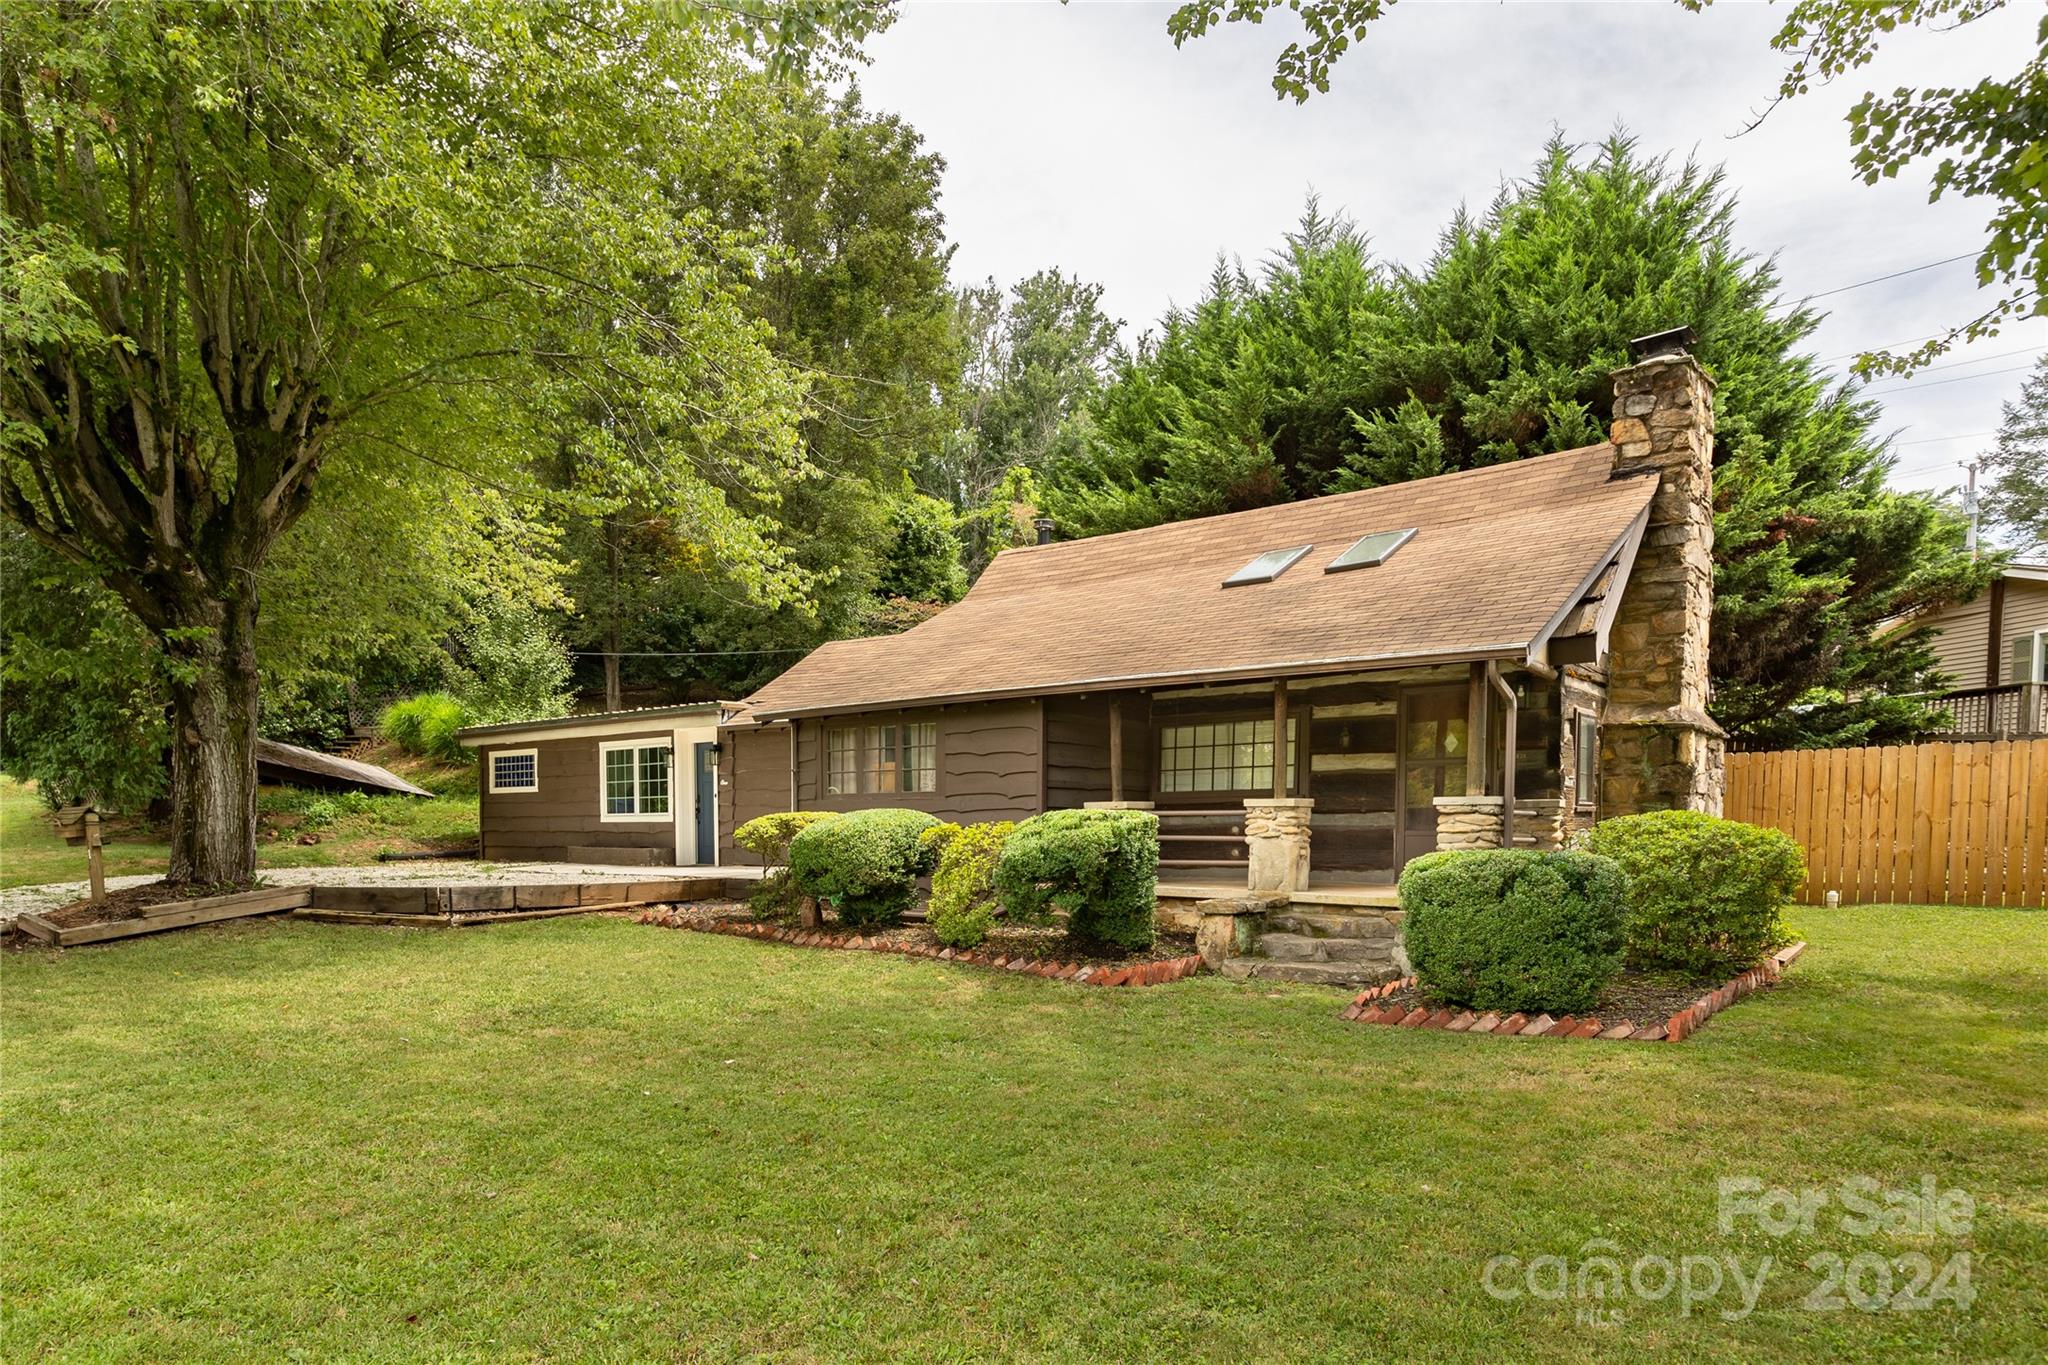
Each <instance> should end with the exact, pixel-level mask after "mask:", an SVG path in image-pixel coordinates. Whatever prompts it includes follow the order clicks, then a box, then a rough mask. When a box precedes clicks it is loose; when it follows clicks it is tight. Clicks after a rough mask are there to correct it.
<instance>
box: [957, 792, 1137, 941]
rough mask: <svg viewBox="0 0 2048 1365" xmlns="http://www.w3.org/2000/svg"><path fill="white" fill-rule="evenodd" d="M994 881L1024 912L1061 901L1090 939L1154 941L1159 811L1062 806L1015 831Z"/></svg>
mask: <svg viewBox="0 0 2048 1365" xmlns="http://www.w3.org/2000/svg"><path fill="white" fill-rule="evenodd" d="M995 885H996V890H997V892H998V893H999V894H1000V895H1001V896H1002V900H1003V904H1004V905H1005V906H1006V907H1008V909H1009V912H1010V913H1011V914H1012V915H1014V916H1016V917H1017V918H1019V919H1025V920H1038V921H1040V922H1043V921H1045V920H1048V919H1050V918H1051V912H1052V911H1053V910H1054V909H1055V908H1057V909H1059V910H1063V911H1065V912H1066V916H1067V932H1068V933H1069V934H1071V935H1073V936H1074V937H1075V938H1077V939H1081V940H1083V941H1086V942H1095V943H1106V944H1111V945H1113V946H1115V947H1119V948H1147V947H1150V946H1151V944H1152V939H1153V936H1154V932H1155V930H1154V925H1153V916H1154V914H1155V913H1156V910H1157V906H1158V889H1159V817H1158V816H1156V815H1154V814H1152V813H1151V812H1150V811H1142V810H1055V811H1047V812H1046V813H1045V814H1043V815H1037V816H1033V817H1032V818H1031V819H1029V820H1026V821H1025V822H1024V823H1023V824H1021V825H1019V826H1017V828H1016V829H1015V830H1014V831H1013V832H1012V833H1011V834H1010V837H1009V839H1008V841H1007V842H1005V843H1004V845H1003V851H1002V856H1001V858H1000V859H999V860H998V861H997V863H996V873H995Z"/></svg>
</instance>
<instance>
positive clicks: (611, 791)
mask: <svg viewBox="0 0 2048 1365" xmlns="http://www.w3.org/2000/svg"><path fill="white" fill-rule="evenodd" d="M603 752H604V813H605V814H606V815H607V816H622V817H623V816H636V815H648V816H658V815H667V814H668V811H669V806H668V758H669V750H668V745H666V744H620V745H607V746H605V748H604V750H603Z"/></svg>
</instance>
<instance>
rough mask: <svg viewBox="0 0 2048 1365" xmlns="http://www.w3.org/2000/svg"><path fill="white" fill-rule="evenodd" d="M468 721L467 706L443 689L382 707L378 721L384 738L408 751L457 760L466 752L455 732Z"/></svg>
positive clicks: (430, 756) (424, 755)
mask: <svg viewBox="0 0 2048 1365" xmlns="http://www.w3.org/2000/svg"><path fill="white" fill-rule="evenodd" d="M470 720H471V717H470V714H469V708H468V707H466V706H464V705H463V704H462V703H461V702H459V701H457V700H456V699H455V698H454V697H451V696H449V695H448V694H447V693H446V692H422V693H421V694H420V695H419V696H417V697H407V698H406V699H405V700H404V701H395V702H393V703H391V705H389V706H387V707H385V708H384V714H383V715H382V716H380V717H378V724H379V725H380V726H382V727H383V730H384V738H386V739H388V740H390V741H391V742H392V743H393V744H396V745H397V746H398V747H399V748H401V749H403V750H405V751H406V752H407V753H409V754H413V755H416V756H417V757H420V758H440V759H446V760H448V761H450V762H454V763H459V762H461V761H462V760H464V759H466V758H468V757H469V751H468V750H466V749H464V748H463V747H462V744H461V742H460V741H459V740H457V739H456V738H455V732H456V731H457V730H460V729H461V728H462V727H463V726H465V725H468V724H469V723H470Z"/></svg>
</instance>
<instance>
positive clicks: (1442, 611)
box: [748, 443, 1657, 721]
mask: <svg viewBox="0 0 2048 1365" xmlns="http://www.w3.org/2000/svg"><path fill="white" fill-rule="evenodd" d="M1656 487H1657V478H1656V475H1655V474H1654V473H1651V472H1627V473H1620V474H1618V473H1616V471H1615V459H1614V448H1613V447H1612V446H1611V445H1607V444H1604V443H1603V444H1601V445H1595V446H1587V447H1584V448H1582V449H1579V450H1568V451H1563V452H1560V453H1558V454H1555V455H1545V456H1539V457H1537V458H1535V459H1529V460H1521V461H1517V462H1514V463H1511V464H1503V465H1494V466H1490V467H1488V468H1484V469H1474V470H1466V471H1463V472H1460V473H1455V474H1445V475H1440V476H1438V477H1436V478H1432V479H1420V480H1416V481H1414V482H1411V483H1403V484H1395V485H1391V486H1389V487H1385V488H1374V489H1367V490H1365V491H1362V492H1357V493H1341V494H1336V495H1333V496H1330V497H1323V498H1313V499H1309V500H1307V501H1304V502H1295V503H1287V504H1283V505H1280V506H1275V507H1262V508H1259V509H1256V510H1254V511H1249V512H1237V513H1232V514H1229V515H1225V516H1216V517H1204V518H1201V519H1198V520H1194V521H1183V522H1175V523H1172V524H1170V525H1165V526H1155V527H1150V528H1147V529H1145V530H1139V531H1126V532H1122V533H1120V534H1116V535H1106V536H1096V537H1094V538H1092V539H1087V540H1077V541H1067V542H1061V543H1056V544H1052V545H1037V546H1025V547H1022V548H1019V549H1012V550H1005V551H1004V552H1003V553H1002V554H1000V555H998V556H996V559H995V562H994V563H992V564H991V565H990V566H989V568H988V570H987V571H986V572H985V573H983V575H982V576H981V580H980V581H979V582H978V583H976V584H975V586H974V589H973V591H971V592H969V593H968V594H967V596H966V598H965V599H963V600H962V601H960V602H958V603H956V604H955V605H953V606H951V607H948V608H947V609H946V610H944V611H942V612H940V613H939V614H938V615H937V616H935V617H933V618H932V619H931V620H929V621H925V622H923V623H921V624H919V625H917V626H915V627H913V628H912V629H910V630H908V631H906V632H904V633H903V634H901V635H890V636H878V637H871V638H867V639H860V640H841V641H837V642H834V643H831V644H826V645H823V646H820V647H819V648H818V649H816V650H814V651H813V652H812V653H811V654H810V655H808V656H807V657H806V658H804V660H803V661H802V662H800V663H798V664H797V665H796V666H795V667H794V668H792V669H790V670H789V671H788V672H787V673H784V674H783V675H782V676H781V677H779V678H777V679H775V680H774V681H773V682H771V683H769V684H768V685H767V686H766V687H763V688H762V689H761V690H760V691H758V692H756V693H755V694H754V695H753V696H752V697H750V698H748V702H749V705H750V707H751V713H750V714H751V717H752V718H753V719H754V720H757V721H765V720H772V719H776V718H780V717H786V716H791V715H799V714H806V713H809V714H819V713H826V712H831V711H848V710H862V709H873V708H879V707H886V706H900V705H910V704H922V703H937V702H949V701H964V700H971V699H974V698H979V697H995V696H1027V695H1034V694H1043V693H1053V692H1062V691H1064V692H1073V691H1081V690H1085V689H1088V688H1096V687H1112V686H1113V687H1138V686H1151V685H1162V684H1173V683H1180V682H1197V681H1210V680H1220V679H1226V678H1231V677H1272V676H1289V675H1303V674H1312V673H1317V672H1331V671H1339V670H1342V669H1346V668H1358V667H1368V668H1369V667H1381V666H1384V667H1393V666H1397V665H1400V664H1403V663H1413V662H1423V661H1446V660H1452V659H1460V658H1469V659H1477V658H1498V657H1506V656H1509V655H1512V654H1515V653H1518V652H1521V651H1525V650H1528V649H1529V648H1531V647H1532V645H1535V644H1536V643H1538V642H1540V641H1541V640H1542V639H1544V638H1545V637H1546V635H1547V634H1548V633H1549V632H1551V631H1553V630H1555V629H1556V628H1557V626H1558V625H1559V623H1561V622H1562V621H1563V620H1564V619H1565V618H1566V616H1567V615H1568V613H1569V612H1570V610H1571V608H1572V607H1573V606H1574V605H1576V604H1578V603H1579V602H1580V601H1581V599H1582V597H1583V596H1584V595H1585V594H1586V592H1587V591H1588V589H1589V588H1592V587H1594V586H1595V585H1596V583H1597V576H1598V574H1599V573H1600V571H1601V570H1602V569H1603V567H1604V566H1606V565H1607V564H1609V563H1610V562H1611V561H1613V560H1614V558H1615V556H1616V554H1617V551H1618V549H1619V548H1620V547H1621V546H1622V545H1624V544H1626V543H1628V542H1629V538H1630V537H1631V536H1632V535H1634V534H1639V533H1640V519H1641V518H1642V517H1643V515H1644V514H1645V512H1646V509H1647V508H1648V506H1649V502H1650V498H1651V495H1652V494H1653V493H1654V492H1655V490H1656ZM1411 528H1412V529H1413V530H1414V535H1413V536H1412V537H1411V538H1409V539H1407V540H1406V541H1404V542H1401V543H1399V544H1398V545H1397V547H1396V548H1395V549H1394V550H1393V551H1392V553H1391V554H1389V555H1387V556H1386V558H1385V559H1384V561H1383V562H1378V563H1374V564H1372V565H1371V567H1364V568H1355V569H1349V570H1344V571H1336V572H1332V571H1330V569H1331V566H1332V563H1333V561H1335V560H1337V559H1338V558H1339V557H1340V556H1342V555H1343V554H1344V553H1345V552H1346V551H1347V550H1348V549H1350V548H1351V547H1352V546H1353V545H1354V544H1355V543H1357V542H1358V541H1359V540H1360V538H1361V537H1364V536H1367V535H1370V534H1372V533H1375V532H1398V531H1404V530H1408V529H1411ZM1304 545H1306V546H1309V547H1310V549H1309V551H1308V553H1306V554H1305V555H1303V556H1301V557H1300V558H1299V559H1298V560H1294V561H1290V562H1289V563H1288V564H1287V565H1286V566H1285V567H1283V568H1282V569H1281V571H1280V572H1279V573H1278V574H1277V575H1276V576H1273V577H1272V578H1270V579H1269V580H1266V581H1256V582H1245V583H1243V584H1242V585H1239V586H1229V587H1226V586H1225V585H1224V580H1225V579H1226V578H1228V577H1230V576H1232V575H1233V574H1238V573H1239V571H1241V570H1243V569H1245V567H1246V566H1247V565H1248V564H1250V563H1251V562H1252V561H1253V560H1254V559H1256V558H1258V557H1259V556H1262V555H1267V554H1270V553H1271V552H1274V551H1280V550H1291V549H1293V548H1296V547H1299V546H1304ZM1339 568H1340V569H1341V566H1339Z"/></svg>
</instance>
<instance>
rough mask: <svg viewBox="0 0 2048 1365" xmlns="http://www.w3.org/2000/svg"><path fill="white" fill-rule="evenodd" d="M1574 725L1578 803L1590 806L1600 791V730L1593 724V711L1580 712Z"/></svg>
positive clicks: (1573, 736)
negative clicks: (1576, 748)
mask: <svg viewBox="0 0 2048 1365" xmlns="http://www.w3.org/2000/svg"><path fill="white" fill-rule="evenodd" d="M1572 724H1573V726H1574V729H1573V731H1572V738H1573V740H1574V741H1575V742H1576V743H1577V745H1578V754H1577V771H1576V773H1575V780H1576V782H1577V784H1578V795H1577V802H1578V804H1579V805H1581V806H1590V805H1592V804H1593V802H1594V799H1595V794H1596V792H1597V790H1598V780H1599V774H1600V728H1599V727H1598V726H1596V725H1595V724H1593V713H1592V712H1591V711H1581V712H1579V714H1578V718H1577V719H1576V720H1574V721H1573V722H1572Z"/></svg>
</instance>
